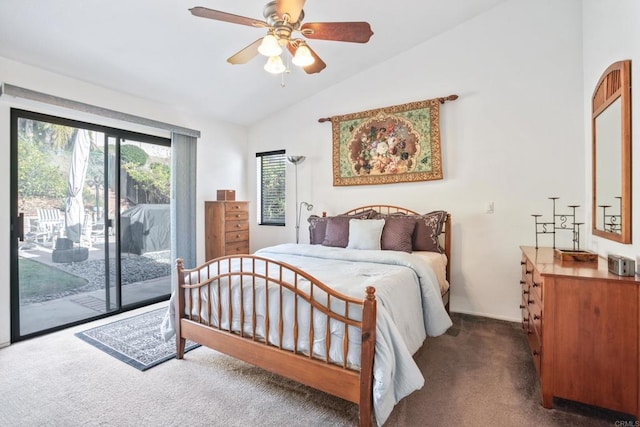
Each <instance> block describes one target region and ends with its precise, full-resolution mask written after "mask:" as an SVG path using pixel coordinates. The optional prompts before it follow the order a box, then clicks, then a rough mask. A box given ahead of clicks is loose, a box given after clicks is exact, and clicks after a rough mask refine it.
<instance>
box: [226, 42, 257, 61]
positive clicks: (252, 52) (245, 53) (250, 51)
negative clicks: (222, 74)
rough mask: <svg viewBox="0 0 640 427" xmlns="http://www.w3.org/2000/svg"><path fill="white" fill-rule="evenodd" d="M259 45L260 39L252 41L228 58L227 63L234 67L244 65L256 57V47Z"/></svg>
mask: <svg viewBox="0 0 640 427" xmlns="http://www.w3.org/2000/svg"><path fill="white" fill-rule="evenodd" d="M260 43H262V38H259V39H258V40H256V41H254V42H253V43H251V44H250V45H249V46H247V47H245V48H244V49H242V50H241V51H239V52H238V53H236V54H235V55H233V56H230V57H229V58H228V59H227V62H228V63H229V64H234V65H237V64H246V63H247V62H249V61H251V60H252V59H253V58H255V57H256V56H257V55H258V47H259V46H260Z"/></svg>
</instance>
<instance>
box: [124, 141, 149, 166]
mask: <svg viewBox="0 0 640 427" xmlns="http://www.w3.org/2000/svg"><path fill="white" fill-rule="evenodd" d="M120 159H121V161H122V164H123V165H126V164H127V163H133V164H134V165H136V166H143V165H145V164H146V163H147V161H148V160H149V155H148V154H147V153H146V152H145V151H144V150H143V149H142V148H140V147H136V146H135V145H122V146H121V147H120Z"/></svg>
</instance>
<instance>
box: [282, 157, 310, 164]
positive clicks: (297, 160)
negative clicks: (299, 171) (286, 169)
mask: <svg viewBox="0 0 640 427" xmlns="http://www.w3.org/2000/svg"><path fill="white" fill-rule="evenodd" d="M304 159H306V157H305V156H287V161H288V162H289V163H291V164H292V165H298V164H300V163H302V162H304Z"/></svg>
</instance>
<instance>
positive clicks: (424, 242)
mask: <svg viewBox="0 0 640 427" xmlns="http://www.w3.org/2000/svg"><path fill="white" fill-rule="evenodd" d="M415 218H416V228H415V230H414V231H413V250H414V251H430V252H438V253H444V249H443V248H442V246H440V242H439V241H438V235H439V234H440V233H441V232H442V227H443V225H444V221H445V219H446V218H447V213H446V212H445V211H433V212H429V213H427V214H424V215H419V216H417V217H415Z"/></svg>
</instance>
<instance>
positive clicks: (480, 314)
mask: <svg viewBox="0 0 640 427" xmlns="http://www.w3.org/2000/svg"><path fill="white" fill-rule="evenodd" d="M451 312H452V313H460V314H467V315H469V316H479V317H488V318H489V319H496V320H502V321H504V322H513V323H520V322H521V321H522V319H520V318H516V319H514V318H512V317H508V316H496V315H495V314H488V313H478V312H471V311H465V310H453V309H452V310H451Z"/></svg>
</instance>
